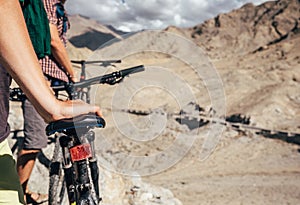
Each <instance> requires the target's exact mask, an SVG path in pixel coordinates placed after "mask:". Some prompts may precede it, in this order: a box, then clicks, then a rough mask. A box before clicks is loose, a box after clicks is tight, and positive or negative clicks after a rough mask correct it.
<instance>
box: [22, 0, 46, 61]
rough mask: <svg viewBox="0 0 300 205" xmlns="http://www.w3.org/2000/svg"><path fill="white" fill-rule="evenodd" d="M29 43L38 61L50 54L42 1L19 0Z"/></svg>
mask: <svg viewBox="0 0 300 205" xmlns="http://www.w3.org/2000/svg"><path fill="white" fill-rule="evenodd" d="M19 1H20V4H21V7H22V11H23V15H24V19H25V22H26V26H27V30H28V33H29V36H30V39H31V43H32V45H33V48H34V50H35V53H36V55H37V57H38V59H41V58H44V57H45V56H49V55H50V54H51V35H50V28H49V21H48V18H47V13H46V11H45V8H44V4H43V2H42V0H19Z"/></svg>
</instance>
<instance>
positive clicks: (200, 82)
mask: <svg viewBox="0 0 300 205" xmlns="http://www.w3.org/2000/svg"><path fill="white" fill-rule="evenodd" d="M299 9H300V1H299V0H278V1H270V2H267V3H264V4H262V5H259V6H254V5H253V4H246V5H244V6H243V7H241V8H240V9H236V10H233V11H231V12H229V13H226V14H220V15H218V16H216V17H215V18H213V19H209V20H207V21H205V22H203V23H202V24H199V25H195V26H194V27H192V28H187V29H183V28H176V27H168V28H166V29H165V30H163V31H157V32H155V33H153V32H147V31H146V32H145V31H144V32H139V33H135V34H133V35H131V36H128V38H126V39H123V38H122V37H121V36H120V35H121V33H119V32H118V31H115V30H114V29H111V27H109V26H103V25H101V24H99V23H98V22H96V21H94V20H91V19H88V18H85V17H82V16H71V17H70V20H71V24H72V26H71V30H70V33H69V39H70V44H69V48H68V51H69V54H70V56H71V59H77V60H82V59H85V60H105V59H122V63H121V64H116V65H115V66H108V67H99V66H98V65H96V66H89V67H87V73H88V77H93V76H96V75H100V74H103V73H107V72H111V71H113V70H116V69H122V68H127V67H130V66H135V65H139V64H143V65H145V67H146V70H145V71H144V72H143V73H139V74H134V75H132V77H129V78H126V79H125V80H124V81H123V82H122V83H120V84H119V85H115V86H110V85H107V86H106V85H101V86H99V87H94V89H93V90H92V91H93V92H92V100H93V101H94V102H95V103H97V104H99V105H100V106H101V108H102V111H103V114H104V116H105V119H106V121H107V127H106V128H105V129H102V130H97V131H96V136H97V140H96V147H97V148H96V151H97V156H98V159H99V165H100V167H101V176H100V179H101V180H100V187H101V190H102V196H103V204H107V205H109V204H117V205H127V204H128V205H148V204H149V205H155V204H165V205H171V204H175V205H177V204H178V205H180V204H184V205H198V204H217V205H223V204H256V205H260V204H267V205H273V204H276V205H281V204H295V205H296V204H299V202H300V197H299V191H298V190H299V188H300V177H299V176H300V174H299V173H300V172H299V170H300V161H299V145H300V136H299V134H297V133H300V126H299V125H300V93H299V91H300V72H299V71H300V29H299V28H300V26H299V18H300V10H299ZM165 31H168V32H165ZM174 33H175V34H176V35H174ZM168 37H169V38H168ZM112 38H117V39H119V41H117V42H115V43H114V44H109V45H107V46H106V47H104V48H101V49H98V48H99V47H100V46H101V45H102V44H103V43H106V42H107V41H108V40H111V39H112ZM201 49H202V50H203V51H204V52H200V51H199V50H201ZM180 57H181V58H180ZM208 61H209V62H208ZM193 66H194V67H193ZM195 68H196V69H197V68H198V69H199V70H200V71H201V72H200V73H197V72H195ZM212 71H216V73H217V74H216V73H214V74H215V75H214V76H209V75H207V74H209V73H211V72H212ZM199 76H200V77H199ZM201 76H208V77H209V78H208V79H205V78H201ZM218 80H221V81H222V83H221V86H220V87H221V91H222V92H223V93H224V95H225V98H226V101H225V102H224V103H223V104H222V105H223V106H224V107H225V108H226V112H225V114H224V115H225V116H218V117H220V118H219V119H214V120H216V121H217V120H225V119H226V120H227V119H228V120H230V119H231V120H233V121H235V120H237V119H238V120H239V118H240V117H241V118H242V120H239V122H244V123H245V124H246V125H247V126H248V127H254V128H262V129H263V130H258V129H239V127H238V126H236V125H230V124H228V122H224V121H217V122H221V123H219V125H220V126H221V127H222V128H220V127H217V128H218V129H222V131H223V132H222V133H221V134H220V135H219V136H218V137H219V138H217V139H218V140H216V141H213V142H214V145H215V147H214V146H212V147H211V151H212V152H211V153H210V154H211V155H210V156H209V158H207V159H206V160H205V161H203V160H202V161H201V160H200V153H201V150H203V149H204V148H206V147H205V146H204V144H205V142H207V141H208V142H210V141H209V140H210V139H214V138H213V137H212V135H209V134H210V133H211V132H214V131H215V130H214V129H213V128H216V127H214V125H215V124H218V123H215V124H214V123H211V122H209V121H201V120H200V119H201V117H202V118H205V117H207V118H211V116H214V111H215V110H214V107H213V105H212V104H213V103H211V95H210V93H209V91H211V90H209V89H210V87H209V85H210V84H212V87H213V88H212V89H215V87H218V86H219V85H220V84H218V83H219V81H218ZM214 83H215V84H214ZM213 85H216V86H215V87H214V86H213ZM220 87H219V88H220ZM222 92H221V94H222ZM221 94H220V95H221ZM18 106H19V105H18V104H12V108H13V110H12V112H11V125H12V127H13V129H21V126H22V124H21V123H20V122H22V119H21V115H20V111H19V110H18ZM243 116H246V118H243ZM180 117H182V118H180ZM223 125H224V126H223ZM225 125H226V126H225ZM246 125H245V126H246ZM198 126H200V128H199V129H196V128H197V127H198ZM290 133H294V134H290ZM19 134H20V133H19ZM13 143H15V140H12V141H11V144H12V145H13ZM52 148H53V147H52V146H51V145H50V146H49V147H48V148H47V149H45V150H44V153H45V155H41V156H40V162H42V163H43V164H41V163H38V166H37V167H36V168H35V170H34V173H35V174H36V175H35V178H33V179H32V180H31V182H30V184H31V186H32V188H31V189H32V190H38V191H41V192H47V187H46V186H45V185H44V184H40V183H39V182H40V180H39V178H40V177H42V178H43V179H46V178H47V177H48V173H47V166H49V161H47V160H45V157H48V158H49V159H50V157H49V156H51V149H52ZM213 151H214V152H213ZM45 161H46V162H48V164H47V163H46V165H45ZM37 178H38V179H37ZM45 181H46V180H45Z"/></svg>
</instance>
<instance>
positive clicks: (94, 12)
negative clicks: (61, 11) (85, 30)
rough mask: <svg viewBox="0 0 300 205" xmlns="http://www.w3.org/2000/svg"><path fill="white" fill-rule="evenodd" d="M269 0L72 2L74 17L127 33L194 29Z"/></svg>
mask: <svg viewBox="0 0 300 205" xmlns="http://www.w3.org/2000/svg"><path fill="white" fill-rule="evenodd" d="M266 1H267V0H68V1H67V2H66V10H67V11H68V13H69V14H70V15H74V14H81V15H83V16H86V17H90V18H92V19H96V20H98V21H99V22H100V23H102V24H107V25H112V26H114V27H115V28H117V29H119V30H123V31H126V32H128V31H138V30H142V29H163V28H166V27H167V26H169V25H173V26H178V27H192V26H195V25H197V24H199V23H202V22H203V21H205V20H207V19H210V18H213V17H215V16H216V15H218V14H219V13H226V12H229V11H231V10H233V9H237V8H239V7H241V6H242V5H244V4H245V3H249V2H251V3H253V4H255V5H259V4H261V3H263V2H266Z"/></svg>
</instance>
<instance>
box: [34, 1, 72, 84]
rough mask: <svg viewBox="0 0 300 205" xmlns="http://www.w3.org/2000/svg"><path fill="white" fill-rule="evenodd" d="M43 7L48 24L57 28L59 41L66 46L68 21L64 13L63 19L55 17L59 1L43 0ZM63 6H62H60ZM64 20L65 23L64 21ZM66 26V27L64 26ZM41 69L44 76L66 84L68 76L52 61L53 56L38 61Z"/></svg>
mask: <svg viewBox="0 0 300 205" xmlns="http://www.w3.org/2000/svg"><path fill="white" fill-rule="evenodd" d="M43 2H44V7H45V10H46V13H47V16H48V19H49V23H50V24H53V25H55V26H56V27H57V31H58V34H59V38H60V40H61V41H62V42H63V44H64V45H65V46H66V43H67V38H66V31H67V29H68V28H69V21H67V22H66V20H67V18H66V17H67V16H66V15H67V14H66V12H65V11H64V13H65V19H64V17H58V15H57V6H56V4H58V3H61V2H60V0H43ZM61 5H63V4H61ZM64 20H65V21H64ZM64 24H65V25H67V26H64ZM64 27H65V28H64ZM39 62H40V64H41V67H42V69H43V72H44V74H46V75H48V76H50V77H54V78H57V79H59V80H63V81H65V82H68V81H69V79H68V76H67V75H66V73H65V71H64V68H63V67H61V66H60V65H59V64H58V63H57V62H56V61H55V59H54V57H53V56H46V57H45V58H43V59H40V60H39Z"/></svg>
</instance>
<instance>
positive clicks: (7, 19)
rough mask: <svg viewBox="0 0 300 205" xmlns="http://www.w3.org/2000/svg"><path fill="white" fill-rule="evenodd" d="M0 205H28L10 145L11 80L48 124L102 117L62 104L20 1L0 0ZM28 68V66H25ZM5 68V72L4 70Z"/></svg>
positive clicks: (71, 103) (81, 107)
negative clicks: (37, 52)
mask: <svg viewBox="0 0 300 205" xmlns="http://www.w3.org/2000/svg"><path fill="white" fill-rule="evenodd" d="M0 3H1V7H0V64H1V65H3V66H0V167H1V169H0V204H6V205H17V204H24V198H23V194H22V188H21V186H20V183H19V180H18V176H17V173H16V169H15V167H14V160H13V158H12V154H11V151H10V148H9V146H8V142H7V140H6V138H7V136H8V135H9V126H8V124H7V117H8V107H9V106H8V105H9V103H8V99H9V84H10V77H9V75H8V74H7V72H8V73H9V74H10V75H11V76H12V77H13V78H14V79H15V81H16V82H17V83H18V84H19V85H20V86H21V88H22V90H23V91H24V92H25V94H26V96H27V97H28V98H29V99H30V100H31V102H32V103H33V105H34V106H35V107H36V108H37V110H38V112H39V114H40V115H41V116H42V117H43V118H44V119H45V120H46V121H47V122H51V121H55V120H59V119H63V118H71V117H74V116H76V115H80V114H85V113H89V112H93V113H96V114H97V115H101V113H100V109H99V107H97V106H91V105H88V104H85V103H83V102H82V101H65V102H62V101H59V100H57V99H56V98H55V97H54V95H53V93H52V91H51V90H50V89H49V86H48V85H47V82H46V81H45V79H44V77H43V73H42V71H41V69H40V65H39V63H38V61H37V58H36V55H35V52H34V50H33V47H32V45H31V42H30V38H29V35H28V32H27V31H26V25H25V22H24V19H23V17H22V11H21V8H20V5H19V2H18V0H10V1H6V0H0ZM24 65H26V66H24ZM4 68H5V69H4Z"/></svg>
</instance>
